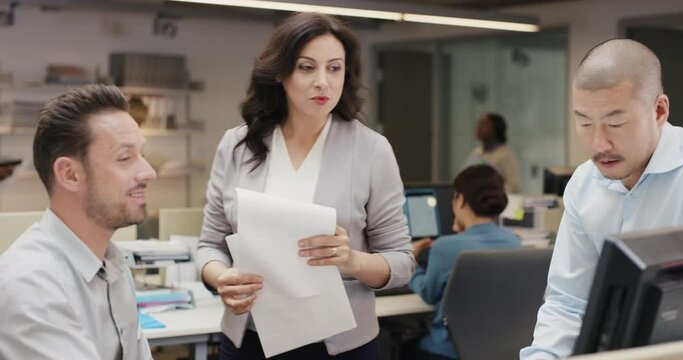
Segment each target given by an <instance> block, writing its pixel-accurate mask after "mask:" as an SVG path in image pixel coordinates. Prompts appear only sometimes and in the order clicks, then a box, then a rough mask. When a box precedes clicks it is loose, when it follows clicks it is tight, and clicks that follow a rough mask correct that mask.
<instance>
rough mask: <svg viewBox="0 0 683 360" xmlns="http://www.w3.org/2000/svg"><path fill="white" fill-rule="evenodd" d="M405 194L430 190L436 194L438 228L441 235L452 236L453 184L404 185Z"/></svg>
mask: <svg viewBox="0 0 683 360" xmlns="http://www.w3.org/2000/svg"><path fill="white" fill-rule="evenodd" d="M405 187H406V192H408V191H412V190H431V191H433V192H434V193H435V194H436V204H437V207H438V210H439V226H440V228H441V230H440V234H441V235H450V234H453V220H454V218H455V216H454V215H453V206H452V202H453V184H452V183H447V182H439V183H409V184H406V185H405Z"/></svg>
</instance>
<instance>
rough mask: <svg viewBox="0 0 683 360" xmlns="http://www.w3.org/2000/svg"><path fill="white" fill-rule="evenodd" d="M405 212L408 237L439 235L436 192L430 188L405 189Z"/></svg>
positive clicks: (432, 236) (417, 237) (434, 236)
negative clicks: (408, 231)
mask: <svg viewBox="0 0 683 360" xmlns="http://www.w3.org/2000/svg"><path fill="white" fill-rule="evenodd" d="M405 196H406V203H405V207H404V210H405V214H406V217H407V218H408V228H409V230H410V237H412V238H413V239H419V238H424V237H431V238H436V237H438V236H439V235H440V231H439V230H440V224H439V207H438V204H437V198H436V192H435V191H434V190H431V189H411V190H406V192H405Z"/></svg>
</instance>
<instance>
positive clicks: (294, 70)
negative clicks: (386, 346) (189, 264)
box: [199, 13, 414, 359]
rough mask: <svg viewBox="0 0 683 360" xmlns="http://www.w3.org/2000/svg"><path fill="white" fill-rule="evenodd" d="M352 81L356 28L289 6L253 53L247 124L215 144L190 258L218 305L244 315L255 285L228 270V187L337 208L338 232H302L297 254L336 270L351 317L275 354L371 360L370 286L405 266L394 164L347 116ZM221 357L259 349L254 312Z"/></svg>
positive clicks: (351, 108)
mask: <svg viewBox="0 0 683 360" xmlns="http://www.w3.org/2000/svg"><path fill="white" fill-rule="evenodd" d="M360 87H361V84H360V53H359V44H358V40H357V38H356V36H355V35H354V34H353V33H351V31H350V30H349V29H348V28H347V27H345V26H344V25H343V24H342V23H341V22H339V21H338V20H337V19H335V18H333V17H330V16H326V15H321V14H315V13H300V14H295V15H293V16H291V17H289V18H287V19H286V20H285V21H284V22H283V23H282V24H281V25H280V26H278V27H277V28H276V29H275V32H274V33H273V35H272V37H271V39H270V40H269V42H268V44H267V45H266V48H265V50H264V51H263V52H262V53H261V55H260V56H259V57H258V59H257V60H256V63H255V65H254V69H253V72H252V75H251V82H250V84H249V90H248V92H247V96H246V98H245V100H244V101H243V102H242V105H241V111H242V117H243V118H244V121H245V123H246V124H244V125H241V126H238V127H236V128H233V129H230V130H228V131H227V132H226V133H225V135H224V136H223V139H222V140H221V142H220V144H219V145H218V150H217V152H216V156H215V159H214V163H213V168H212V171H211V178H210V180H209V184H208V190H207V205H206V208H205V210H204V224H203V226H202V232H201V235H200V240H199V265H200V267H201V274H202V279H203V280H204V282H205V283H206V284H207V285H208V286H210V287H211V288H213V289H215V290H216V291H217V292H218V293H219V294H220V295H221V297H222V299H223V302H224V303H225V306H226V310H227V311H230V312H232V313H233V314H236V315H239V314H244V313H247V312H249V310H250V309H251V306H252V305H253V303H254V301H255V300H256V299H258V292H257V291H258V290H259V289H261V287H262V283H263V282H262V281H263V279H262V278H261V277H260V276H258V274H245V273H242V272H240V270H239V269H237V268H234V267H232V259H231V257H230V249H229V248H228V247H227V245H226V243H225V240H224V238H225V236H226V235H230V234H232V233H235V232H237V229H236V228H235V227H236V222H237V214H236V211H237V207H236V193H235V188H237V187H241V188H246V189H251V190H256V191H262V192H264V193H268V194H272V195H277V196H283V197H287V198H290V199H296V200H300V201H307V202H313V203H316V204H319V205H325V206H329V207H334V208H335V209H336V210H337V229H336V232H335V234H334V235H332V236H319V237H314V238H308V239H302V241H300V243H299V246H300V247H301V248H302V250H300V253H299V254H300V256H302V257H305V258H307V259H308V263H309V264H310V265H311V266H324V265H334V266H337V267H338V268H339V271H340V272H341V275H342V278H343V280H344V286H345V288H346V293H347V295H348V297H349V301H350V303H351V307H352V309H353V313H354V316H355V319H356V323H357V325H358V326H357V327H356V328H355V329H352V330H349V331H347V332H344V333H342V334H339V335H335V336H333V337H330V338H328V339H325V341H324V342H320V343H315V344H310V345H306V346H303V347H300V348H298V349H294V350H292V351H290V352H287V353H285V354H282V355H280V356H278V357H276V358H279V359H290V358H291V359H325V358H328V357H330V356H331V355H338V356H336V357H335V359H377V358H379V357H380V352H379V342H378V339H377V336H378V332H379V326H378V322H377V317H376V315H375V300H374V292H373V290H378V289H386V288H393V287H399V286H403V285H405V284H406V283H407V282H408V281H409V280H410V276H411V275H412V272H413V268H414V258H413V255H412V251H411V246H410V243H409V236H408V228H407V224H406V219H405V217H404V215H403V202H404V198H403V185H402V182H401V178H400V174H399V170H398V165H397V163H396V159H395V157H394V154H393V152H392V149H391V146H390V145H389V143H388V141H387V140H386V139H385V138H384V137H383V136H381V135H379V134H377V133H375V132H374V131H372V130H370V129H369V128H367V127H365V126H364V125H363V124H361V123H360V122H359V121H358V120H356V119H355V118H356V116H357V114H358V113H359V111H360V108H361V104H362V100H361V98H360V97H359V95H358V90H359V88H360ZM256 301H258V300H256ZM227 320H228V319H227V317H226V316H224V318H223V323H222V327H223V329H226V328H227V326H228V324H227ZM224 332H225V330H224ZM220 358H221V359H260V358H264V356H263V352H262V349H261V346H260V343H259V340H258V329H257V328H256V327H255V325H254V323H253V322H252V321H251V320H249V321H248V324H247V331H246V333H245V336H244V340H243V342H242V345H241V347H240V348H237V347H236V346H235V345H234V344H233V343H232V342H231V341H230V340H229V339H228V338H227V337H225V336H223V340H222V343H221V357H220Z"/></svg>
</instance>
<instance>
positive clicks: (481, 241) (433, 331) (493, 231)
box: [409, 223, 521, 359]
mask: <svg viewBox="0 0 683 360" xmlns="http://www.w3.org/2000/svg"><path fill="white" fill-rule="evenodd" d="M519 247H521V245H520V240H519V238H518V237H517V236H516V235H515V234H513V233H511V232H509V231H507V230H504V229H501V228H499V227H498V226H497V225H496V224H494V223H486V224H480V225H474V226H471V227H470V228H469V229H467V230H466V231H464V232H462V233H460V234H456V235H446V236H441V237H439V238H438V239H437V240H436V241H435V242H434V245H433V246H432V248H431V250H430V251H429V262H428V263H427V268H426V269H423V268H420V267H418V268H417V269H416V270H415V274H413V277H412V279H411V280H410V284H409V287H410V288H411V289H412V290H413V291H414V292H416V293H417V294H420V297H422V299H423V300H424V301H425V302H426V303H428V304H433V305H435V308H436V312H435V314H434V319H433V320H432V322H431V324H430V326H429V334H427V335H425V337H424V338H422V340H421V341H420V348H421V349H422V350H424V351H427V352H430V353H434V354H439V355H442V356H446V357H448V358H453V359H456V358H457V354H456V352H455V348H454V347H453V343H452V342H451V339H450V337H449V335H448V329H446V327H445V326H444V324H443V311H442V310H441V299H442V298H443V294H444V290H445V288H446V283H447V282H448V276H449V275H450V273H451V271H452V270H453V267H454V265H455V260H456V259H457V257H458V255H460V253H461V252H462V251H464V250H472V249H514V248H519Z"/></svg>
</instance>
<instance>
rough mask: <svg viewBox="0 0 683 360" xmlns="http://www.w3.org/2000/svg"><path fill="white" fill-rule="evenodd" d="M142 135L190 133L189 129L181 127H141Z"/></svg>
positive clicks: (184, 134) (179, 134) (182, 134)
mask: <svg viewBox="0 0 683 360" xmlns="http://www.w3.org/2000/svg"><path fill="white" fill-rule="evenodd" d="M140 130H142V135H144V136H171V137H172V136H186V135H190V131H189V130H181V129H149V128H141V129H140Z"/></svg>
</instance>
